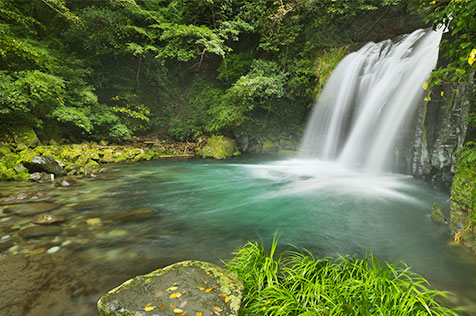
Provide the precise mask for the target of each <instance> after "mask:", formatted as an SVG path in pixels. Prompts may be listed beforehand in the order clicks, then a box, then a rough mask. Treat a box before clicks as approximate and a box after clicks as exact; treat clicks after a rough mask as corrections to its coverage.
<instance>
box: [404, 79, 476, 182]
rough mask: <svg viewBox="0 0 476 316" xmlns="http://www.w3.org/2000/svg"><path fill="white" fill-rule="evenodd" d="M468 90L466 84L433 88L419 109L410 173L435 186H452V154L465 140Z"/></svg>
mask: <svg viewBox="0 0 476 316" xmlns="http://www.w3.org/2000/svg"><path fill="white" fill-rule="evenodd" d="M469 89H472V87H470V86H468V85H466V86H465V85H459V86H457V87H455V86H438V87H435V88H434V89H433V90H432V92H431V93H432V99H431V101H429V102H427V103H426V104H424V105H423V106H421V107H420V108H419V110H418V115H417V122H416V126H415V138H414V141H413V145H412V147H413V157H412V158H413V159H412V165H411V167H412V169H411V172H412V174H413V175H414V176H416V177H419V178H424V179H425V180H427V181H429V182H431V183H432V184H433V185H434V186H437V187H443V188H447V189H448V188H450V187H451V183H452V180H453V176H454V164H455V161H456V156H455V151H456V149H457V148H459V147H461V146H462V145H463V144H464V142H465V139H466V133H467V121H466V118H467V116H468V110H469V105H470V102H469V100H468V98H467V96H466V94H465V92H468V91H467V90H469ZM442 94H443V95H442Z"/></svg>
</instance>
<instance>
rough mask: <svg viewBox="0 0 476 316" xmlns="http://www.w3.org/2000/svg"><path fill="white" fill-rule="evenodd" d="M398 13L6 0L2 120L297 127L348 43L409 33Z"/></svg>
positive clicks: (324, 1) (142, 126)
mask: <svg viewBox="0 0 476 316" xmlns="http://www.w3.org/2000/svg"><path fill="white" fill-rule="evenodd" d="M402 12H403V13H404V14H403V15H402ZM402 16H405V17H408V16H411V15H410V13H409V9H408V7H407V4H406V2H405V1H403V0H385V1H380V0H358V1H354V0H345V1H334V0H302V1H288V0H281V1H271V0H265V1H235V0H206V1H203V0H147V1H142V0H109V1H87V0H85V1H65V0H41V1H14V0H4V1H2V2H1V3H0V60H1V62H0V123H1V124H2V126H7V127H8V126H9V125H15V124H24V125H29V126H32V127H34V128H35V130H36V131H37V133H38V134H39V135H40V137H42V138H45V139H48V138H50V137H53V136H55V137H64V138H66V139H69V140H75V139H78V138H79V139H102V138H109V139H116V140H120V139H123V138H127V137H130V136H131V135H138V134H140V133H145V132H156V133H163V134H165V135H168V136H171V137H174V138H178V139H190V138H194V137H196V136H198V135H201V134H204V133H215V132H221V133H226V132H227V131H228V132H229V131H231V130H233V129H237V128H242V129H243V128H245V129H246V128H248V129H250V128H256V127H257V126H258V127H259V128H263V126H267V127H270V128H272V127H273V126H276V127H279V128H284V129H288V130H292V129H296V126H299V125H302V124H301V123H302V121H303V119H304V117H305V115H306V113H307V111H308V109H309V108H310V106H311V104H312V102H313V100H314V99H315V97H316V95H317V93H318V91H319V89H320V85H322V82H323V81H324V80H325V79H326V78H327V76H328V75H329V72H330V71H329V69H332V68H333V66H334V65H335V64H336V63H337V62H338V60H339V58H340V57H342V56H343V55H344V54H345V52H346V47H349V45H350V46H352V45H353V46H358V45H360V44H359V43H360V42H363V41H366V40H369V39H372V40H380V39H382V38H384V37H389V36H393V35H397V34H399V33H402V32H405V31H408V30H411V29H412V28H413V27H414V26H413V25H412V24H411V23H403V20H402V19H403V18H402ZM410 20H411V19H410ZM415 20H417V19H413V20H412V21H415ZM369 21H371V22H369ZM416 23H417V24H418V23H420V22H419V20H418V22H416ZM402 25H403V26H402ZM57 134H60V135H57Z"/></svg>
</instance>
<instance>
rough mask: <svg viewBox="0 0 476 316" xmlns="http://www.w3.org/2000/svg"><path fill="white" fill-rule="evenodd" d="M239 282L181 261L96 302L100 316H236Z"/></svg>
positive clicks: (220, 271) (215, 268)
mask: <svg viewBox="0 0 476 316" xmlns="http://www.w3.org/2000/svg"><path fill="white" fill-rule="evenodd" d="M242 291H243V282H242V280H241V279H240V278H239V277H238V276H237V275H235V274H234V273H232V272H231V271H228V270H225V269H223V268H220V267H218V266H216V265H214V264H211V263H208V262H203V261H183V262H179V263H176V264H173V265H170V266H168V267H165V268H163V269H158V270H156V271H153V272H152V273H149V274H146V275H140V276H137V277H135V278H133V279H130V280H128V281H126V282H124V283H123V284H122V285H120V286H118V287H117V288H115V289H113V290H111V291H109V293H108V294H106V295H105V296H103V297H101V299H100V300H99V301H98V310H99V313H100V315H101V316H113V315H114V316H117V315H124V316H125V315H128V316H144V315H165V316H167V315H170V316H176V315H185V314H187V315H211V314H212V315H224V316H225V315H226V316H238V311H239V309H240V304H241V297H242Z"/></svg>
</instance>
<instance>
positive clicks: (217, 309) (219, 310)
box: [213, 306, 223, 313]
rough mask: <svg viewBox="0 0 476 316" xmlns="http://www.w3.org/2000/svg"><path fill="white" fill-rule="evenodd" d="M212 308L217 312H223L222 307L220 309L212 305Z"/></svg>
mask: <svg viewBox="0 0 476 316" xmlns="http://www.w3.org/2000/svg"><path fill="white" fill-rule="evenodd" d="M213 309H214V310H216V311H217V312H219V313H220V312H223V309H221V308H220V307H218V306H213Z"/></svg>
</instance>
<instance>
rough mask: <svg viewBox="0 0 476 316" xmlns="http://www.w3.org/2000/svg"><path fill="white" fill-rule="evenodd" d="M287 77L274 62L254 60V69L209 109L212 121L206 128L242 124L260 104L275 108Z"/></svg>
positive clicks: (217, 128)
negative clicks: (275, 101) (275, 102)
mask: <svg viewBox="0 0 476 316" xmlns="http://www.w3.org/2000/svg"><path fill="white" fill-rule="evenodd" d="M287 76H288V74H287V73H285V72H283V71H282V70H281V69H280V67H279V66H278V65H277V64H276V63H275V62H271V61H265V60H255V61H253V64H252V66H251V70H250V71H249V72H248V73H247V74H246V75H245V76H241V77H240V79H238V81H236V82H235V83H234V84H233V86H232V87H231V88H230V89H228V90H227V92H226V93H225V95H224V96H223V99H222V102H221V103H219V104H215V105H214V106H213V107H212V108H211V109H210V114H211V116H212V120H211V121H210V123H209V125H208V126H207V129H208V130H209V131H217V130H220V129H223V128H226V127H237V126H240V125H241V124H242V123H243V122H245V121H246V120H247V119H248V118H249V116H248V115H249V113H250V112H251V111H252V110H253V109H255V108H257V107H259V108H261V109H264V110H266V111H268V112H270V111H272V108H273V104H274V102H273V101H274V100H276V99H279V98H281V97H283V96H284V93H285V85H286V78H287Z"/></svg>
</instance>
